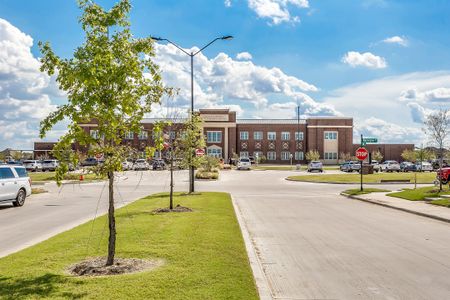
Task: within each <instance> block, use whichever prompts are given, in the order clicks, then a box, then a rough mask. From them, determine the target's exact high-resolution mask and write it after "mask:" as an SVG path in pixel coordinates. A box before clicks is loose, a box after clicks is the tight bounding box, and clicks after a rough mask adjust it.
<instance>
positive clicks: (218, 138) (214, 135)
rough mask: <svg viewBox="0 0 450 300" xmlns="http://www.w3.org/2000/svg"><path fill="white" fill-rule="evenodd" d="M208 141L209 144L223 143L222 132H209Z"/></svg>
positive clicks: (207, 134) (207, 133)
mask: <svg viewBox="0 0 450 300" xmlns="http://www.w3.org/2000/svg"><path fill="white" fill-rule="evenodd" d="M206 140H207V142H208V143H220V142H222V131H207V132H206Z"/></svg>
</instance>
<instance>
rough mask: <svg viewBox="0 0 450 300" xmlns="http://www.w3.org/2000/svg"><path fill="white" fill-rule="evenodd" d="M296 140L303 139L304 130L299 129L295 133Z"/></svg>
mask: <svg viewBox="0 0 450 300" xmlns="http://www.w3.org/2000/svg"><path fill="white" fill-rule="evenodd" d="M295 140H296V141H303V132H301V131H297V132H296V133H295Z"/></svg>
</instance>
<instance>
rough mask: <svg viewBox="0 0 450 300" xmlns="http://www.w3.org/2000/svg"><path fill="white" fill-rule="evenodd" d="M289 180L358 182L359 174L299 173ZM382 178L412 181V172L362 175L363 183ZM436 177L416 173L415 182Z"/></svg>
mask: <svg viewBox="0 0 450 300" xmlns="http://www.w3.org/2000/svg"><path fill="white" fill-rule="evenodd" d="M288 179H289V180H294V181H305V182H330V183H359V182H360V175H359V174H357V173H356V174H320V175H300V176H289V177H288ZM382 179H384V180H403V179H409V180H410V182H414V173H377V174H369V175H364V176H363V181H364V182H365V183H379V182H380V181H381V180H382ZM435 179H436V174H435V173H417V183H433V181H434V180H435Z"/></svg>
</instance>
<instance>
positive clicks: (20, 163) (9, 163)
mask: <svg viewBox="0 0 450 300" xmlns="http://www.w3.org/2000/svg"><path fill="white" fill-rule="evenodd" d="M6 164H7V165H15V166H22V165H23V164H22V162H21V161H19V160H8V161H7V162H6Z"/></svg>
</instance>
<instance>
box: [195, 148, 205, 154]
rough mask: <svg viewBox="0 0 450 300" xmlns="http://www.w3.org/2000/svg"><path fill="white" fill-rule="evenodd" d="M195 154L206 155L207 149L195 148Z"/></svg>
mask: <svg viewBox="0 0 450 300" xmlns="http://www.w3.org/2000/svg"><path fill="white" fill-rule="evenodd" d="M195 155H197V156H203V155H205V150H203V149H195Z"/></svg>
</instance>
